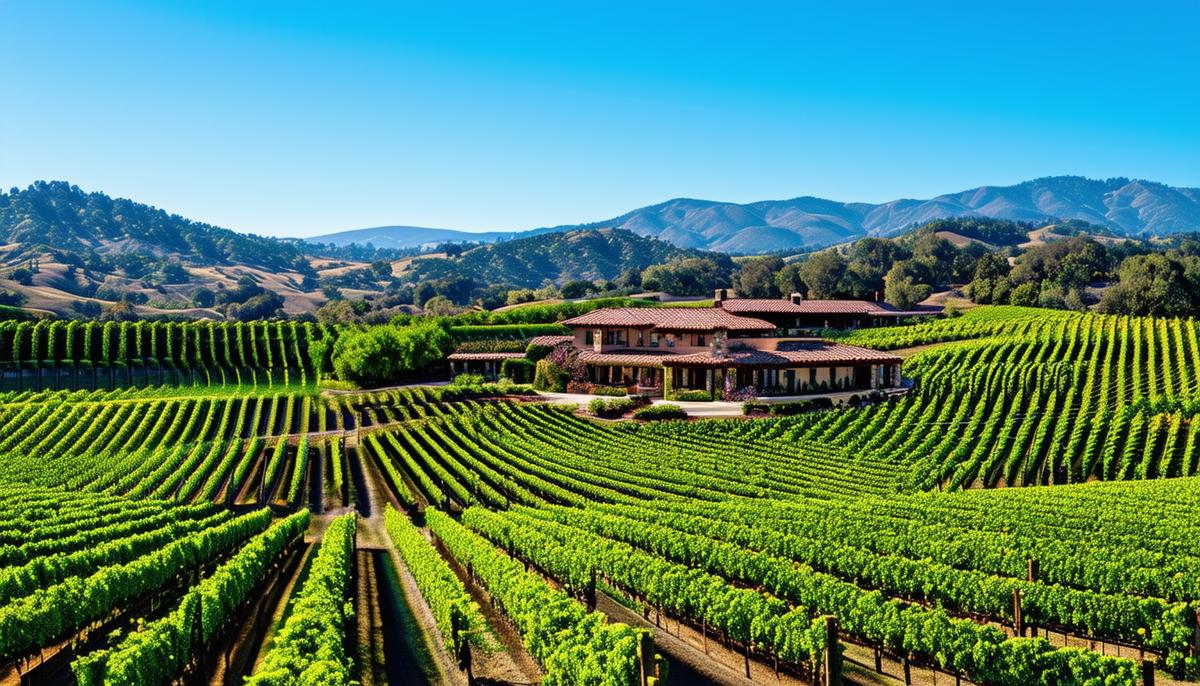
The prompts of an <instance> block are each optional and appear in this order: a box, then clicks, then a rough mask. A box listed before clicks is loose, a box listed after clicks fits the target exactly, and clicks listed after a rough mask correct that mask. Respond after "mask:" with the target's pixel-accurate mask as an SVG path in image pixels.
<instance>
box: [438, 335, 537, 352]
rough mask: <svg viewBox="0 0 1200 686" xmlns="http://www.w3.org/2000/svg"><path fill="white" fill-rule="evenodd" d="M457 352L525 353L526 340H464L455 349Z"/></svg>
mask: <svg viewBox="0 0 1200 686" xmlns="http://www.w3.org/2000/svg"><path fill="white" fill-rule="evenodd" d="M454 352H456V353H523V352H525V341H514V340H504V339H494V338H489V339H483V340H471V341H464V342H462V343H459V344H458V347H456V348H455V349H454Z"/></svg>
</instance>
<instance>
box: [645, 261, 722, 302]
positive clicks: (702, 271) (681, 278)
mask: <svg viewBox="0 0 1200 686" xmlns="http://www.w3.org/2000/svg"><path fill="white" fill-rule="evenodd" d="M726 259H728V258H726ZM729 277H730V270H729V269H728V268H726V267H724V266H722V265H721V264H719V263H718V262H717V260H715V259H712V258H708V257H688V258H683V259H678V260H672V261H670V262H667V263H665V264H656V265H652V266H650V267H647V268H646V269H645V270H644V271H643V272H642V287H643V288H645V289H646V290H649V291H666V292H667V293H671V294H672V295H710V294H712V292H713V291H714V290H716V289H717V288H720V287H721V286H724V285H726V284H728V283H729Z"/></svg>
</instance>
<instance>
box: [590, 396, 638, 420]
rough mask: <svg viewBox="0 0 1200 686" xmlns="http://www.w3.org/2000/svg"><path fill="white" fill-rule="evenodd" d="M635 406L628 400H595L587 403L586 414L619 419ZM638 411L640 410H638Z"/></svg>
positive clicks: (635, 404)
mask: <svg viewBox="0 0 1200 686" xmlns="http://www.w3.org/2000/svg"><path fill="white" fill-rule="evenodd" d="M636 406H637V403H635V402H634V401H633V400H631V399H630V398H614V399H612V400H605V399H604V398H596V399H594V400H592V401H591V402H590V403H588V412H590V413H591V414H593V415H594V416H596V417H608V418H612V417H620V416H621V415H623V414H625V413H626V412H628V411H630V410H632V409H633V408H634V407H636ZM639 411H640V410H639Z"/></svg>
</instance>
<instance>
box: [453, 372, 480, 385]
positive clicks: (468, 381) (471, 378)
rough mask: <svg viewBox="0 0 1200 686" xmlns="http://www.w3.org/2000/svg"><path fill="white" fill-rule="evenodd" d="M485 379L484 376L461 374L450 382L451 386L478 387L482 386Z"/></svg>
mask: <svg viewBox="0 0 1200 686" xmlns="http://www.w3.org/2000/svg"><path fill="white" fill-rule="evenodd" d="M484 381H485V379H484V378H483V374H459V375H458V376H455V377H454V379H453V380H452V381H451V382H450V385H451V386H466V387H478V386H482V385H483V383H484Z"/></svg>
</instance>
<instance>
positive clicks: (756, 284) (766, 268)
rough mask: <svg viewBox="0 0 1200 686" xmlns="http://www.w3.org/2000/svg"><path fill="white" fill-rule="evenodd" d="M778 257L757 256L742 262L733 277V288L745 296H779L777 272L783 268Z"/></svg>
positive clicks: (781, 261)
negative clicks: (776, 281) (776, 279)
mask: <svg viewBox="0 0 1200 686" xmlns="http://www.w3.org/2000/svg"><path fill="white" fill-rule="evenodd" d="M783 266H784V265H783V260H782V259H780V258H778V257H756V258H752V259H748V260H746V261H744V262H742V264H741V268H739V269H738V271H737V273H736V274H735V275H734V277H733V288H734V290H736V291H737V294H738V295H740V296H741V297H743V298H778V297H779V285H778V284H777V283H775V274H776V272H778V271H779V270H780V269H783Z"/></svg>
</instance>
